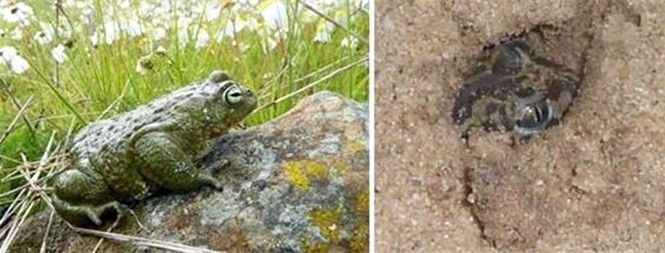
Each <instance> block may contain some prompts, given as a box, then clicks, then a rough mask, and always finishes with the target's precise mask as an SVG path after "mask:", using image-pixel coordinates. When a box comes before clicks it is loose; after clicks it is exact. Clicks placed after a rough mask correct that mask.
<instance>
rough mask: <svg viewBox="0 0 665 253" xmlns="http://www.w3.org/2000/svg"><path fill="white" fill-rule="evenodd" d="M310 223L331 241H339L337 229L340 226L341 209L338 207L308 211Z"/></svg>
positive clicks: (339, 228) (338, 229)
mask: <svg viewBox="0 0 665 253" xmlns="http://www.w3.org/2000/svg"><path fill="white" fill-rule="evenodd" d="M309 217H310V219H311V221H312V224H314V226H316V227H317V228H319V231H320V232H321V235H322V236H323V237H325V238H326V239H328V240H330V242H331V243H337V242H339V231H340V230H341V226H342V224H341V223H342V211H341V210H338V209H322V210H316V211H312V212H310V213H309Z"/></svg>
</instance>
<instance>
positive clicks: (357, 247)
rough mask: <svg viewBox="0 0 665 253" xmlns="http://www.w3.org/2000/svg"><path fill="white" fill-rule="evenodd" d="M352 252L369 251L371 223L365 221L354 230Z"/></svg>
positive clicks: (351, 242) (351, 241)
mask: <svg viewBox="0 0 665 253" xmlns="http://www.w3.org/2000/svg"><path fill="white" fill-rule="evenodd" d="M350 244H351V252H367V251H368V250H369V249H368V248H369V223H368V222H363V223H361V224H359V225H358V229H356V230H355V231H353V236H352V237H351V240H350Z"/></svg>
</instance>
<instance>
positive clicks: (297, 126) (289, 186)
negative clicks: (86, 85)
mask: <svg viewBox="0 0 665 253" xmlns="http://www.w3.org/2000/svg"><path fill="white" fill-rule="evenodd" d="M368 123H369V121H368V111H367V108H366V107H364V106H361V105H359V104H357V103H355V102H353V101H350V100H348V99H346V98H343V97H341V96H340V95H337V94H335V93H331V92H320V93H317V94H314V95H312V96H310V97H307V98H305V99H303V100H302V101H301V102H300V103H299V104H298V105H296V106H295V108H293V109H292V110H291V111H290V112H288V113H286V114H285V115H284V116H281V117H280V118H278V119H275V120H274V121H272V122H270V123H267V124H265V125H262V126H258V127H255V128H251V129H248V130H244V131H239V132H235V133H230V134H227V135H225V136H222V137H220V138H219V139H217V140H215V141H214V145H213V148H212V150H211V151H210V152H209V153H207V154H206V155H205V156H204V157H202V158H201V159H200V161H199V163H200V164H202V165H203V166H205V167H206V168H209V169H217V172H215V175H216V176H217V177H218V178H220V179H221V180H223V182H224V183H225V188H224V190H223V191H222V192H219V191H214V190H211V189H209V188H203V189H202V190H200V191H197V192H193V193H189V194H185V195H176V194H163V195H161V196H156V197H152V198H150V199H148V200H146V201H144V202H142V203H139V204H137V205H136V206H134V207H133V208H132V209H133V210H134V211H135V212H136V215H137V217H138V220H139V221H140V223H141V224H142V225H143V229H141V228H140V227H139V225H138V224H137V222H136V219H135V218H134V217H133V216H132V215H129V214H127V215H124V216H123V218H122V219H121V220H120V223H119V226H118V227H117V228H116V229H115V230H113V232H114V233H119V234H125V235H130V236H137V237H143V238H149V239H155V240H161V241H168V242H174V243H180V244H186V245H190V246H194V247H200V248H204V249H209V250H228V251H243V252H244V251H320V250H326V251H329V250H333V251H340V250H341V251H367V249H368V242H369V236H368V234H369V216H368V215H369V191H368V190H369V189H368V186H369V180H368V179H369V155H368V154H369V153H368V152H369V151H368V139H369V133H368ZM225 161H228V162H229V163H228V166H223V164H225ZM49 216H50V210H48V211H45V212H42V213H40V214H37V215H35V216H34V217H33V218H31V219H30V220H28V221H27V223H26V224H25V225H24V226H23V228H22V231H21V232H20V233H19V234H18V236H17V238H16V241H15V242H14V244H13V246H12V251H13V252H38V251H39V250H40V247H41V243H42V239H43V237H44V232H45V230H46V227H47V224H48V220H49ZM35 228H39V229H35ZM97 242H98V238H97V237H94V236H89V235H81V234H79V233H77V232H75V231H73V230H72V229H69V228H68V227H67V226H66V224H65V223H64V222H63V221H62V220H61V219H60V218H58V217H57V215H56V216H55V220H54V221H53V224H52V227H51V229H50V233H49V236H48V241H47V245H48V250H49V251H58V252H61V251H62V252H90V251H91V250H92V249H93V248H94V247H95V244H96V243H97ZM142 247H144V246H141V247H138V246H136V245H132V244H130V243H126V242H117V241H111V240H105V241H104V242H103V243H102V244H101V248H100V252H126V251H138V250H141V249H142Z"/></svg>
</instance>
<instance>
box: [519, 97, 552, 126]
mask: <svg viewBox="0 0 665 253" xmlns="http://www.w3.org/2000/svg"><path fill="white" fill-rule="evenodd" d="M549 120H550V109H549V107H548V106H547V104H546V103H544V102H543V103H537V104H535V105H529V106H527V107H525V108H524V109H522V111H521V112H520V117H519V120H517V126H519V127H522V128H539V127H542V126H545V125H546V124H547V123H548V121H549Z"/></svg>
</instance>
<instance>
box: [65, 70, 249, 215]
mask: <svg viewBox="0 0 665 253" xmlns="http://www.w3.org/2000/svg"><path fill="white" fill-rule="evenodd" d="M255 107H256V97H255V95H254V94H253V93H252V92H251V91H250V90H249V89H247V88H245V87H243V86H242V85H240V84H238V83H236V82H235V81H233V80H231V79H230V78H229V76H228V75H226V74H225V73H224V72H222V71H214V72H212V73H211V74H210V76H209V77H208V79H206V80H203V81H200V82H197V83H194V84H192V85H189V86H186V87H184V88H181V89H178V90H176V91H174V92H172V93H170V94H168V95H166V96H163V97H161V98H159V99H157V100H155V101H153V102H151V103H149V104H147V105H143V106H140V107H138V108H136V109H135V110H133V111H129V112H126V113H124V114H121V115H117V116H115V117H112V118H109V119H105V120H101V121H97V122H94V123H92V124H90V125H88V126H87V127H85V128H84V129H83V130H81V132H80V133H78V134H77V136H76V137H75V139H74V144H73V146H72V147H71V149H70V151H71V155H72V158H73V160H72V165H71V167H70V168H69V169H68V170H66V171H64V172H63V173H62V174H60V175H58V176H57V177H56V178H55V181H54V188H55V194H54V196H53V205H54V207H55V209H56V211H57V212H58V214H60V216H61V217H62V218H64V219H65V220H67V221H69V222H70V223H72V224H75V225H79V226H80V225H86V224H90V222H93V223H95V224H97V225H100V224H101V223H102V219H101V216H102V214H103V213H104V212H106V211H107V210H109V209H111V208H114V209H116V210H118V212H119V211H120V209H119V208H120V203H132V202H135V201H138V200H141V199H144V198H146V197H147V196H149V195H150V194H152V193H155V192H157V191H161V190H167V191H172V192H188V191H193V190H195V189H197V188H199V187H201V186H204V185H210V186H213V187H215V188H217V189H221V188H222V185H221V183H220V181H218V180H217V179H215V178H214V177H212V175H210V174H209V173H208V172H206V171H204V170H201V169H198V168H196V166H195V165H194V162H193V160H194V159H195V158H196V157H197V155H199V153H200V152H202V151H203V150H205V148H206V146H207V145H208V141H209V140H210V139H212V138H214V137H216V136H219V135H221V134H223V133H225V132H226V131H227V130H229V128H231V127H232V126H234V125H235V124H237V123H238V122H240V121H241V120H242V119H243V118H245V117H246V116H247V115H248V114H249V113H250V112H251V111H252V110H254V108H255Z"/></svg>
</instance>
